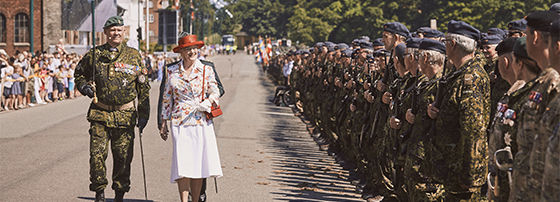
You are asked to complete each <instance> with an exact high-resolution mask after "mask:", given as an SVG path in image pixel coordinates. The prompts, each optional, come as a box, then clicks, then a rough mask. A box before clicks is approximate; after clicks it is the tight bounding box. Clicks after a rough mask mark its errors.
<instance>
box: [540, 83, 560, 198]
mask: <svg viewBox="0 0 560 202" xmlns="http://www.w3.org/2000/svg"><path fill="white" fill-rule="evenodd" d="M556 91H557V92H560V87H558V86H557V87H556ZM548 106H549V110H547V111H546V112H544V114H543V116H542V119H541V123H540V124H541V127H540V128H541V131H542V133H548V134H547V136H550V139H549V143H548V147H547V148H546V156H545V164H544V173H543V183H542V186H543V188H542V193H541V199H540V201H546V202H552V201H558V199H560V137H559V135H560V134H559V132H558V131H559V130H560V94H557V95H556V97H555V98H553V99H552V101H551V102H550V103H549V105H548Z"/></svg>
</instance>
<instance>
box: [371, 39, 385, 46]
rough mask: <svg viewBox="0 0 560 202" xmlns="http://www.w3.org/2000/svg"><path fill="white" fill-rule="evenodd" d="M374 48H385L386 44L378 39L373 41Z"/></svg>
mask: <svg viewBox="0 0 560 202" xmlns="http://www.w3.org/2000/svg"><path fill="white" fill-rule="evenodd" d="M373 46H374V47H375V46H385V44H384V43H383V41H382V38H377V39H375V40H373Z"/></svg>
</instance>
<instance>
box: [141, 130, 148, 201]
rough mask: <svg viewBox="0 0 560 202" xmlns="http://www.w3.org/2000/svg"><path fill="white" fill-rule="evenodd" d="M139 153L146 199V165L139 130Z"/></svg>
mask: <svg viewBox="0 0 560 202" xmlns="http://www.w3.org/2000/svg"><path fill="white" fill-rule="evenodd" d="M139 134H140V155H141V156H142V174H143V176H144V197H146V201H147V200H148V189H146V167H145V166H144V148H143V147H142V131H140V133H139Z"/></svg>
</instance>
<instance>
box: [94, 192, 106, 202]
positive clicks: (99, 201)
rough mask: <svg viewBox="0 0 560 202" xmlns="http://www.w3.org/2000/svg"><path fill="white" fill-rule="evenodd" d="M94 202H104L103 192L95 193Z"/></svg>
mask: <svg viewBox="0 0 560 202" xmlns="http://www.w3.org/2000/svg"><path fill="white" fill-rule="evenodd" d="M95 202H105V192H104V191H103V190H101V191H96V192H95Z"/></svg>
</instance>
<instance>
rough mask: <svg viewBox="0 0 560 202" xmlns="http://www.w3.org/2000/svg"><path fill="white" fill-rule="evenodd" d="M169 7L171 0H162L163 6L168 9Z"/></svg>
mask: <svg viewBox="0 0 560 202" xmlns="http://www.w3.org/2000/svg"><path fill="white" fill-rule="evenodd" d="M167 7H169V1H161V8H163V9H166V8H167Z"/></svg>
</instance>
